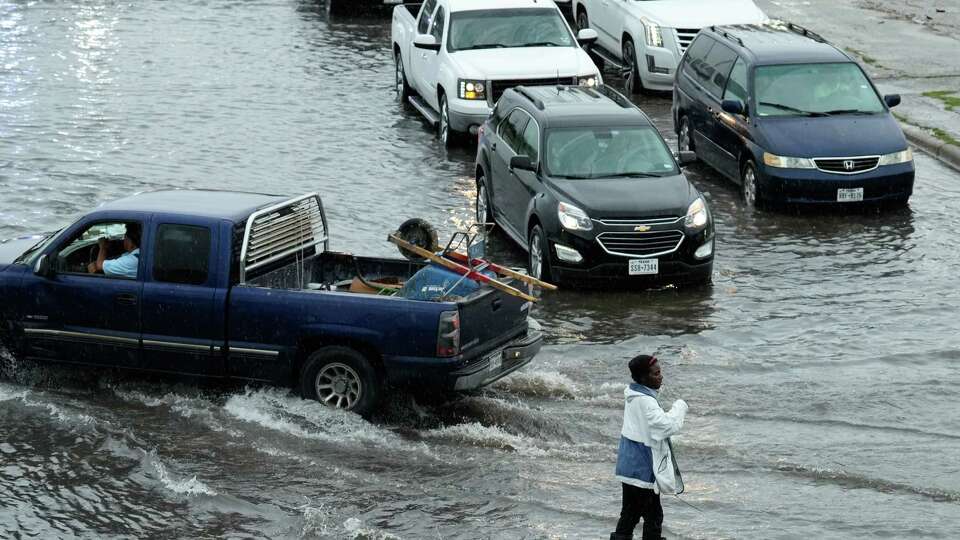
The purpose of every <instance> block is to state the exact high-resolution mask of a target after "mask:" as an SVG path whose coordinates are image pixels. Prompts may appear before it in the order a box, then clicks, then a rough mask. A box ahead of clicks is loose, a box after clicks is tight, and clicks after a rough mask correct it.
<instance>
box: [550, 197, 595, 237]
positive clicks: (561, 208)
mask: <svg viewBox="0 0 960 540" xmlns="http://www.w3.org/2000/svg"><path fill="white" fill-rule="evenodd" d="M557 218H559V219H560V224H561V225H563V228H564V229H567V230H568V231H589V230H590V229H593V222H592V221H590V216H588V215H587V213H586V212H584V211H583V210H581V209H579V208H577V207H576V206H573V205H572V204H567V203H560V204H558V205H557Z"/></svg>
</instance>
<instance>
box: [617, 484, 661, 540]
mask: <svg viewBox="0 0 960 540" xmlns="http://www.w3.org/2000/svg"><path fill="white" fill-rule="evenodd" d="M640 518H643V540H660V533H661V532H662V530H663V507H662V506H660V495H659V494H657V493H654V491H653V490H652V489H644V488H639V487H637V486H631V485H630V484H623V508H622V509H621V510H620V521H618V522H617V532H615V533H613V535H612V536H611V537H610V538H611V539H613V540H629V539H631V538H633V529H634V528H636V526H637V523H638V522H639V521H640Z"/></svg>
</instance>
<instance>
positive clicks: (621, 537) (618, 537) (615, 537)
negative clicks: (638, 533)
mask: <svg viewBox="0 0 960 540" xmlns="http://www.w3.org/2000/svg"><path fill="white" fill-rule="evenodd" d="M610 540H633V535H632V534H617V533H615V532H614V533H610ZM664 540H666V539H664Z"/></svg>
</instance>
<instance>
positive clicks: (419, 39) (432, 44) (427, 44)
mask: <svg viewBox="0 0 960 540" xmlns="http://www.w3.org/2000/svg"><path fill="white" fill-rule="evenodd" d="M413 46H414V47H416V48H418V49H425V50H428V51H439V50H440V44H439V43H437V38H435V37H433V36H431V35H430V34H417V36H416V37H415V38H413Z"/></svg>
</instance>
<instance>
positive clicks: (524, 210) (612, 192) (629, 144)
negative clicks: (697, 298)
mask: <svg viewBox="0 0 960 540" xmlns="http://www.w3.org/2000/svg"><path fill="white" fill-rule="evenodd" d="M683 157H684V158H685V159H689V160H691V161H692V160H694V159H695V156H693V155H692V154H689V153H684V156H683ZM476 178H477V221H478V222H479V223H487V222H489V221H494V222H496V223H497V224H498V225H499V226H500V227H501V228H502V229H503V231H504V232H505V233H506V234H507V235H509V236H510V237H511V238H513V240H515V241H516V242H517V243H518V244H520V245H521V246H522V247H524V248H526V249H527V251H528V253H529V256H528V270H529V272H530V274H531V275H533V276H535V277H539V278H541V279H544V280H547V281H550V280H555V281H567V282H569V281H581V282H584V281H594V282H595V281H596V280H606V279H612V278H624V279H630V280H631V281H638V282H641V283H644V284H647V283H651V282H668V283H691V282H706V281H709V280H710V277H711V274H712V271H713V237H714V230H713V220H712V218H711V215H710V210H709V208H707V203H706V201H705V200H704V199H703V197H701V196H700V193H699V192H698V191H697V189H696V188H695V187H694V186H693V185H692V184H691V183H690V182H689V181H688V180H687V179H686V177H685V176H683V174H682V173H681V172H680V167H679V165H678V163H677V159H676V158H675V157H674V155H673V154H672V153H671V152H670V149H669V147H668V146H667V144H666V143H665V142H664V140H663V138H662V137H661V136H660V132H658V131H657V129H656V128H655V127H654V126H653V124H652V123H651V122H650V119H649V118H648V117H647V115H646V114H644V113H643V111H641V110H640V109H639V108H637V106H636V105H634V104H633V103H631V102H630V101H629V100H628V99H627V98H625V97H624V96H622V95H620V94H618V93H617V92H616V91H614V90H612V89H610V88H609V87H605V86H604V87H600V88H596V89H594V88H587V87H580V86H554V87H547V86H543V87H523V86H520V87H516V88H514V89H511V90H508V91H506V92H505V93H504V94H503V96H502V97H501V98H500V100H499V101H498V102H497V106H496V108H495V109H494V111H493V113H492V114H491V116H490V118H488V119H487V121H486V122H485V123H484V124H483V126H481V128H480V132H479V141H478V145H477V164H476Z"/></svg>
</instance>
